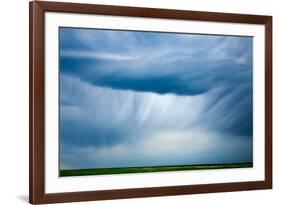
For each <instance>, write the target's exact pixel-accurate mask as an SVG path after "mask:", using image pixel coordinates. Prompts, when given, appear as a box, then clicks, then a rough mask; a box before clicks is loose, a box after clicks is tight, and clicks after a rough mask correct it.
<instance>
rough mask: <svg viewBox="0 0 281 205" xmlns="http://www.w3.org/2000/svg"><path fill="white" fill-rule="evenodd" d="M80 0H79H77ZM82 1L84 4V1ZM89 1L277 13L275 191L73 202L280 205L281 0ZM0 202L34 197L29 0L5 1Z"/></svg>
mask: <svg viewBox="0 0 281 205" xmlns="http://www.w3.org/2000/svg"><path fill="white" fill-rule="evenodd" d="M76 1H78V0H76ZM79 2H82V1H79ZM83 2H91V3H99V4H115V5H129V6H143V7H159V8H173V9H186V10H206V11H219V12H237V13H252V14H267V15H273V21H274V24H273V30H274V38H273V42H274V43H273V44H274V45H273V48H274V50H273V52H274V58H273V66H274V83H273V84H274V130H273V137H274V189H273V190H263V191H247V192H233V193H219V194H217V193H216V194H204V195H203V194H199V195H188V196H173V197H157V198H145V199H127V200H115V201H101V202H96V203H93V202H88V203H72V204H81V205H82V204H97V205H107V204H113V205H114V204H115V205H121V204H122V205H129V204H136V205H138V204H164V205H165V204H177V205H180V204H192V205H197V204H208V205H209V204H216V205H220V204H223V205H224V204H228V205H237V204H245V203H251V204H264V203H267V204H270V205H272V204H280V202H281V163H280V157H279V155H280V154H281V151H280V150H281V149H280V145H281V138H280V137H281V136H279V135H280V134H281V124H280V122H281V118H280V114H281V108H280V104H281V96H280V93H281V92H280V91H279V89H278V88H279V87H281V80H280V79H278V78H280V76H281V70H280V67H281V59H280V58H279V56H280V55H281V44H280V42H281V6H280V5H278V3H279V2H280V1H278V0H255V1H253V0H233V1H230V0H88V1H85V0H84V1H83ZM0 15H1V18H0V22H1V32H0V36H1V38H0V52H1V60H0V63H1V66H0V71H1V73H0V94H1V99H0V105H1V106H0V119H1V126H0V136H1V143H0V151H1V155H0V157H1V161H0V162H1V168H0V191H1V192H0V193H1V195H0V196H1V197H0V204H13V205H17V204H26V203H27V195H28V1H27V0H13V1H8V0H6V1H1V11H0Z"/></svg>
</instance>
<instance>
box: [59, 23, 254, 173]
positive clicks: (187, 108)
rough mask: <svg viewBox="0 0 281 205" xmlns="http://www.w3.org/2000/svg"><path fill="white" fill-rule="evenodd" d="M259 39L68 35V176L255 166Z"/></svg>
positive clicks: (63, 57)
mask: <svg viewBox="0 0 281 205" xmlns="http://www.w3.org/2000/svg"><path fill="white" fill-rule="evenodd" d="M252 75H253V37H251V36H230V35H214V34H192V33H168V32H154V31H128V30H109V29H95V28H70V27H60V28H59V147H60V150H59V168H60V170H59V171H60V172H59V173H60V176H61V177H67V176H83V175H104V174H130V173H148V172H149V173H151V172H168V171H196V170H203V169H204V170H206V169H209V170H211V169H234V168H235V169H237V168H240V169H242V168H243V169H246V168H252V167H253V76H252Z"/></svg>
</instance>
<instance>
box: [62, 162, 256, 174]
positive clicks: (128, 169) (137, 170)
mask: <svg viewBox="0 0 281 205" xmlns="http://www.w3.org/2000/svg"><path fill="white" fill-rule="evenodd" d="M249 167H253V163H239V164H214V165H209V164H205V165H179V166H155V167H121V168H97V169H69V170H61V171H60V176H61V177H66V176H86V175H104V174H128V173H145V172H167V171H187V170H202V169H230V168H249Z"/></svg>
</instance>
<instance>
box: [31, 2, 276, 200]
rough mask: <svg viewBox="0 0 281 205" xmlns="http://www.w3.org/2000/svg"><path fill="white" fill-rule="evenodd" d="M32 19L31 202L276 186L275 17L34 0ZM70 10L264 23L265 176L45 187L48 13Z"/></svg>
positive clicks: (88, 12)
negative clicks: (123, 185) (172, 183)
mask: <svg viewBox="0 0 281 205" xmlns="http://www.w3.org/2000/svg"><path fill="white" fill-rule="evenodd" d="M29 9H30V12H29V15H30V16H29V19H30V35H29V43H30V44H29V45H30V54H29V56H30V57H29V58H30V59H29V62H30V73H29V77H30V80H29V82H30V88H29V89H30V99H29V102H30V105H29V109H30V111H29V116H30V119H29V123H30V127H29V132H30V139H29V146H30V148H29V161H30V162H29V163H30V164H29V201H30V203H32V204H42V203H56V202H74V201H89V200H104V199H121V198H135V197H152V196H167V195H180V194H196V193H211V192H226V191H240V190H254V189H270V188H272V16H260V15H245V14H229V13H228V14H226V13H214V12H199V11H183V10H169V9H154V8H136V7H120V6H105V5H93V4H76V3H58V2H41V1H33V2H30V5H29ZM47 11H50V12H68V13H85V14H103V15H113V16H133V17H150V18H163V19H182V20H199V21H211V22H231V23H248V24H260V25H264V26H265V133H264V134H265V147H264V148H265V180H264V181H251V182H235V183H219V184H204V185H185V186H168V187H152V188H135V189H119V190H106V191H103V190H101V191H85V192H71V193H52V194H46V193H45V191H44V127H45V126H44V106H45V103H44V98H45V93H44V13H45V12H47Z"/></svg>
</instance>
